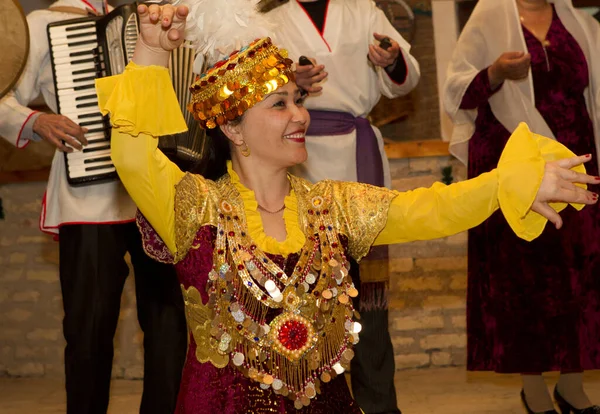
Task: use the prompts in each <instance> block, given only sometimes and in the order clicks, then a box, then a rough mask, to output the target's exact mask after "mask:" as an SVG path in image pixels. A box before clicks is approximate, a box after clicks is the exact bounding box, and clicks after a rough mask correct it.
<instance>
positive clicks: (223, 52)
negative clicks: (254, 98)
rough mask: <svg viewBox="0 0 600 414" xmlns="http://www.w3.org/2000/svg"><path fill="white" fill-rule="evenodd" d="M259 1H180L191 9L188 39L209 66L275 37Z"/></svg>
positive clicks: (272, 26) (187, 31)
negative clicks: (261, 40)
mask: <svg viewBox="0 0 600 414" xmlns="http://www.w3.org/2000/svg"><path fill="white" fill-rule="evenodd" d="M257 3H258V1H257V0H180V4H185V5H187V6H188V8H189V15H188V18H187V28H186V39H187V40H189V41H190V42H191V43H192V46H193V47H194V48H195V49H196V50H197V51H198V52H200V53H203V54H205V55H206V57H207V61H208V63H209V64H213V63H215V62H216V61H218V60H219V59H221V58H223V57H225V56H227V55H229V54H230V53H231V52H233V51H234V50H239V49H240V48H241V47H243V46H245V45H247V44H248V43H250V42H251V41H253V40H254V39H257V38H262V37H266V36H271V34H272V33H273V31H274V28H275V26H274V24H273V23H272V22H271V21H269V20H268V19H266V18H265V15H263V14H261V13H259V12H258V11H257V8H256V4H257Z"/></svg>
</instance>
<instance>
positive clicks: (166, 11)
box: [133, 4, 188, 66]
mask: <svg viewBox="0 0 600 414" xmlns="http://www.w3.org/2000/svg"><path fill="white" fill-rule="evenodd" d="M137 11H138V17H139V21H140V36H139V38H138V43H137V45H136V47H135V53H134V55H133V61H134V62H135V63H136V64H138V65H144V66H147V65H160V66H167V64H168V61H169V54H170V52H171V50H173V49H176V48H177V47H179V45H181V43H182V42H183V40H184V31H185V20H186V17H187V15H188V8H187V6H177V7H174V6H172V5H170V4H166V5H164V6H159V5H157V4H152V5H150V6H147V5H145V4H140V5H139V6H138V8H137Z"/></svg>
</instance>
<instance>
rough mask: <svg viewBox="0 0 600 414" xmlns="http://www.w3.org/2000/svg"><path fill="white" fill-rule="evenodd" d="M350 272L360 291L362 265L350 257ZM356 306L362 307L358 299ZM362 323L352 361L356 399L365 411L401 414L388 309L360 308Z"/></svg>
mask: <svg viewBox="0 0 600 414" xmlns="http://www.w3.org/2000/svg"><path fill="white" fill-rule="evenodd" d="M350 275H351V276H352V281H353V282H354V285H355V286H356V287H357V288H358V290H359V291H360V272H359V266H358V264H357V263H356V262H355V261H354V260H350ZM359 297H360V296H359ZM357 299H358V298H357ZM354 306H355V308H356V309H358V308H359V306H358V300H355V302H354ZM360 324H361V325H362V330H361V332H360V341H359V342H358V344H357V345H356V346H355V347H354V358H353V359H352V362H351V364H350V370H351V376H350V377H351V383H352V394H353V395H354V399H355V400H356V402H357V403H358V405H359V406H360V408H361V409H362V410H363V411H364V412H365V414H401V413H400V410H399V409H398V402H397V400H396V387H395V386H394V373H395V371H396V365H395V362H394V346H393V345H392V338H391V337H390V331H389V328H388V310H387V309H375V310H369V311H361V312H360Z"/></svg>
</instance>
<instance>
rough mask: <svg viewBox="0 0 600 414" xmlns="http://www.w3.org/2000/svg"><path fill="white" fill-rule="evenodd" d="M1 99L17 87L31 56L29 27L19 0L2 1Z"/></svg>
mask: <svg viewBox="0 0 600 414" xmlns="http://www.w3.org/2000/svg"><path fill="white" fill-rule="evenodd" d="M0 10H2V13H0V42H1V43H2V59H1V60H0V98H2V97H3V96H4V95H5V94H6V93H7V92H8V91H10V90H11V88H12V87H13V86H14V85H15V83H16V82H17V80H18V79H19V76H21V72H22V71H23V68H24V67H25V63H26V62H27V56H28V55H29V27H28V26H27V20H26V19H25V13H23V9H22V8H21V5H20V4H19V2H18V1H17V0H0Z"/></svg>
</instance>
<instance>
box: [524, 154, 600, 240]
mask: <svg viewBox="0 0 600 414" xmlns="http://www.w3.org/2000/svg"><path fill="white" fill-rule="evenodd" d="M591 159H592V157H591V155H584V156H581V157H572V158H565V159H562V160H559V161H553V162H548V163H546V169H545V172H544V178H543V179H542V183H541V185H540V188H539V190H538V193H537V195H536V197H535V200H534V202H533V205H532V206H531V209H532V210H533V211H535V212H536V213H539V214H541V215H542V216H544V217H546V218H547V219H548V220H549V221H550V222H551V223H553V224H554V226H555V227H556V228H557V229H560V228H561V227H562V225H563V221H562V218H561V217H560V215H559V214H558V213H557V212H556V211H554V209H553V208H552V207H550V206H549V205H548V203H552V202H564V203H579V204H595V203H596V202H597V201H598V194H596V193H592V192H591V191H588V190H584V189H583V188H581V187H577V186H576V185H575V183H581V184H600V177H592V176H590V175H587V174H582V173H578V172H575V171H573V170H571V168H573V167H575V166H577V165H581V164H583V163H584V162H587V161H590V160H591Z"/></svg>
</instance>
